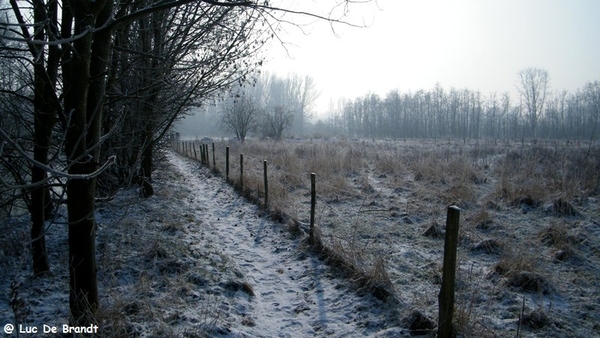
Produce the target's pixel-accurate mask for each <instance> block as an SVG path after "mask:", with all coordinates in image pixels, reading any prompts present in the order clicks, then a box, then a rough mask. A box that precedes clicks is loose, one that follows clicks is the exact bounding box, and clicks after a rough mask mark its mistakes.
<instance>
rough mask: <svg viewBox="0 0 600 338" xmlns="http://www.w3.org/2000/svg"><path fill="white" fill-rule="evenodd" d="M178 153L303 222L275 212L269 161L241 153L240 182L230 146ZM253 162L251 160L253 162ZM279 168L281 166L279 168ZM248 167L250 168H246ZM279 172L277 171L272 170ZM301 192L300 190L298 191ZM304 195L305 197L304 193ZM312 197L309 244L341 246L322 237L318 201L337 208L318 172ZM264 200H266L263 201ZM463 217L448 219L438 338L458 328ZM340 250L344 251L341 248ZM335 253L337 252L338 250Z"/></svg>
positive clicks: (180, 148)
mask: <svg viewBox="0 0 600 338" xmlns="http://www.w3.org/2000/svg"><path fill="white" fill-rule="evenodd" d="M173 146H174V148H175V150H176V151H177V152H179V153H180V154H182V155H184V156H187V157H190V158H193V159H195V160H197V161H199V162H200V163H201V164H202V165H204V166H206V167H208V168H210V167H211V165H212V170H213V171H215V172H220V169H219V168H220V167H222V166H223V165H224V170H225V180H226V182H228V183H230V184H232V185H233V186H234V187H235V188H236V189H238V190H239V191H240V193H242V194H243V195H244V196H246V197H249V198H250V199H251V200H252V201H253V202H255V203H257V204H259V205H261V206H262V207H263V208H265V209H267V210H271V211H275V212H277V213H278V214H284V215H285V217H286V218H293V219H295V222H296V223H303V222H301V221H302V220H301V221H298V220H297V219H296V218H297V217H294V216H293V215H289V214H288V213H287V212H285V211H283V210H275V209H273V208H272V204H271V201H270V200H269V195H270V194H269V186H270V184H269V162H268V161H267V160H266V159H262V160H261V159H258V158H254V157H251V156H248V155H246V154H243V153H240V154H239V162H238V165H237V166H238V167H239V178H238V179H237V181H236V180H234V179H232V178H231V177H230V173H231V172H232V171H231V170H232V169H233V168H232V167H233V166H234V162H232V161H231V160H230V154H231V149H230V146H226V147H225V152H224V158H223V159H221V158H219V156H217V154H216V151H215V143H212V145H211V148H212V161H209V158H211V156H210V154H209V145H208V144H202V143H200V142H198V141H176V143H175V144H174V145H173ZM249 160H250V161H249ZM218 161H220V163H221V165H219V163H218ZM249 162H251V163H253V164H255V165H256V164H257V163H262V175H254V176H256V177H258V176H262V186H261V185H260V184H259V182H260V180H257V179H254V180H249V176H248V173H249V171H248V164H249ZM276 167H277V166H276ZM245 168H246V169H245ZM272 169H276V168H272ZM251 172H252V173H254V174H257V172H259V170H258V168H257V167H255V168H254V169H253V170H251ZM284 175H286V176H287V177H288V179H290V180H291V181H294V182H299V181H303V180H305V178H304V177H299V176H298V175H296V174H294V173H291V172H284ZM252 185H256V187H252ZM271 186H278V187H279V188H283V190H284V191H285V192H286V193H294V192H297V191H293V190H291V189H289V188H286V187H281V186H280V185H279V184H277V182H275V184H271ZM320 186H324V187H326V188H329V189H333V190H335V191H336V192H338V193H342V194H351V191H350V190H347V189H344V188H343V187H340V186H336V185H335V184H334V185H332V184H328V183H325V182H322V183H320ZM297 190H298V189H297ZM302 195H304V194H302ZM306 195H310V203H307V202H301V204H300V205H303V204H305V203H306V204H310V211H309V212H307V214H308V215H309V217H308V242H309V244H310V245H312V246H313V247H317V248H319V250H321V251H331V250H332V249H331V246H332V244H333V246H339V245H341V243H335V242H333V243H329V244H326V243H324V242H323V239H322V237H321V229H320V227H319V222H317V220H316V217H317V202H321V203H322V204H324V207H323V208H324V209H325V208H328V210H329V211H330V213H334V214H335V208H333V207H331V206H330V205H329V204H328V203H327V202H326V201H324V200H323V199H320V198H318V195H317V173H315V172H311V173H310V193H309V194H306ZM261 197H262V198H261ZM378 211H382V210H378V209H376V208H374V209H363V210H362V212H364V213H371V212H378ZM459 217H460V209H459V208H458V207H457V206H450V207H448V209H447V217H446V234H445V241H444V253H443V257H444V262H443V268H442V272H443V275H442V282H441V288H440V291H439V294H438V302H439V307H438V309H439V315H438V336H439V337H452V336H453V334H454V328H453V325H452V322H453V312H454V298H455V296H454V291H455V274H456V273H455V272H456V251H457V245H458V230H459ZM337 249H338V250H339V249H340V248H337ZM334 250H335V249H334ZM345 254H346V257H344V259H350V262H347V264H348V265H349V266H353V269H354V270H361V271H362V272H365V269H361V268H360V267H356V263H357V262H356V257H354V254H353V253H349V252H346V253H345Z"/></svg>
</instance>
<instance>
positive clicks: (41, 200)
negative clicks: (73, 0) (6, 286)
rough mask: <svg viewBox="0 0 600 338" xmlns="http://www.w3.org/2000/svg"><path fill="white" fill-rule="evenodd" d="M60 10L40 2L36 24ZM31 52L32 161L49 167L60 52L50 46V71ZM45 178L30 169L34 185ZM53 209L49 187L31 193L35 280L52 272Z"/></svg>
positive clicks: (39, 170)
mask: <svg viewBox="0 0 600 338" xmlns="http://www.w3.org/2000/svg"><path fill="white" fill-rule="evenodd" d="M57 10H58V7H57V4H56V3H54V4H50V5H49V7H48V12H47V13H46V8H45V6H43V4H42V3H41V2H35V3H34V16H35V21H36V22H37V23H42V22H44V21H45V20H46V18H47V17H46V16H48V17H49V19H51V20H52V21H53V22H54V23H56V20H57V16H56V11H57ZM34 38H35V39H36V40H38V41H44V39H45V36H44V32H43V31H42V30H38V31H37V32H36V34H35V35H34ZM31 51H32V53H33V54H34V58H35V64H34V99H33V105H34V136H33V138H34V145H33V158H34V159H35V160H36V161H38V162H40V163H42V164H48V152H49V150H50V143H51V137H52V128H53V127H54V124H55V121H56V116H57V108H56V106H55V105H54V104H53V102H54V101H53V97H52V95H53V94H54V87H55V85H56V80H57V70H58V61H59V49H58V46H55V45H54V46H48V58H47V60H48V65H47V67H45V66H44V59H45V58H44V57H43V54H44V48H39V47H37V46H33V47H32V48H31ZM46 178H47V173H46V171H45V170H44V169H42V168H40V167H38V166H35V165H34V166H33V167H32V168H31V182H32V183H33V184H36V183H39V182H43V181H44V180H45V179H46ZM53 209H54V207H53V205H52V201H51V200H50V189H49V188H48V186H47V185H46V184H43V185H42V186H39V187H35V188H33V189H32V190H31V210H30V212H31V253H32V256H33V273H34V275H36V276H37V275H40V274H42V273H44V272H48V271H50V266H49V264H48V256H47V253H46V238H45V236H46V235H45V231H44V221H46V220H47V219H49V218H50V217H51V216H52V211H53Z"/></svg>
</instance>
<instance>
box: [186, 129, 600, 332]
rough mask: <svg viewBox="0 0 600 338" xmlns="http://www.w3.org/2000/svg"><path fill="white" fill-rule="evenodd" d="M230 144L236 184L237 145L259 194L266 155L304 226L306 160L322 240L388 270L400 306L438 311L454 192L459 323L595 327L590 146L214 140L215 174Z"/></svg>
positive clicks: (376, 269) (248, 186) (595, 155)
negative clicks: (446, 227)
mask: <svg viewBox="0 0 600 338" xmlns="http://www.w3.org/2000/svg"><path fill="white" fill-rule="evenodd" d="M227 146H229V147H230V169H229V178H230V179H231V180H232V181H233V184H235V185H237V186H238V187H239V186H240V164H239V157H240V156H239V154H243V155H244V177H243V182H244V194H246V195H247V196H248V197H250V198H251V199H253V200H254V201H257V202H258V203H261V202H260V201H262V198H263V196H264V194H263V191H264V186H263V160H267V163H268V185H269V208H270V210H271V212H272V215H273V217H275V218H281V219H282V220H283V221H286V222H287V223H288V225H290V224H293V225H295V226H297V227H299V228H300V229H304V230H305V231H307V227H308V223H309V214H310V176H309V174H310V173H312V172H314V173H315V174H316V190H317V196H318V198H317V205H316V223H317V225H318V227H319V228H320V231H321V236H322V240H323V242H324V243H325V245H326V246H327V247H328V248H330V249H331V250H333V251H334V252H335V253H336V254H337V255H339V256H342V257H344V262H345V263H342V264H347V265H349V266H352V267H353V269H354V270H353V271H355V270H359V271H358V272H359V273H358V275H360V274H363V275H366V276H370V278H371V279H372V280H376V281H377V282H378V283H383V284H385V287H386V288H387V289H388V290H391V292H390V293H391V294H392V295H393V297H394V299H396V300H397V301H398V305H397V306H398V308H399V313H404V314H407V313H410V312H411V311H418V312H419V313H420V314H421V315H424V316H426V317H428V318H430V319H432V320H434V321H437V309H438V301H437V297H438V293H439V288H440V283H441V268H442V260H443V246H444V235H443V234H444V225H445V218H446V208H447V206H449V205H457V206H458V207H460V209H461V216H460V221H461V223H460V235H459V238H460V240H459V249H458V260H459V263H458V269H457V290H456V292H457V294H456V306H455V323H456V326H457V329H458V331H459V332H460V333H462V334H463V335H465V336H471V337H473V336H477V337H485V336H489V337H494V336H510V337H513V336H515V334H516V332H517V330H520V332H521V333H526V334H527V335H533V336H538V337H549V336H556V337H563V336H594V335H598V334H600V324H598V323H600V306H599V305H598V304H600V297H599V296H598V295H600V223H599V217H598V216H599V215H600V213H599V204H598V193H599V192H600V153H599V149H598V147H597V146H590V145H589V144H584V143H583V142H581V143H580V142H573V141H571V142H568V141H538V142H527V141H524V142H523V141H521V140H519V141H498V142H494V141H491V142H490V141H488V142H484V141H479V142H475V141H464V140H349V139H331V140H317V139H315V140H286V141H284V142H272V141H257V140H250V141H247V142H246V143H245V144H239V143H236V142H217V143H216V152H215V156H216V159H217V161H216V162H217V163H216V167H217V170H218V171H219V172H221V174H223V175H224V174H225V158H224V154H225V147H227ZM190 156H193V153H191V152H190ZM211 156H212V155H211ZM209 159H210V160H211V161H212V157H210V156H209ZM210 165H211V167H212V166H214V163H212V162H211V163H210ZM355 272H356V271H355ZM349 277H350V278H354V279H357V280H358V279H360V278H358V277H357V276H356V275H353V276H349ZM359 284H360V283H359ZM362 284H364V283H362ZM362 284H361V285H362ZM359 287H360V286H359ZM519 318H522V320H519Z"/></svg>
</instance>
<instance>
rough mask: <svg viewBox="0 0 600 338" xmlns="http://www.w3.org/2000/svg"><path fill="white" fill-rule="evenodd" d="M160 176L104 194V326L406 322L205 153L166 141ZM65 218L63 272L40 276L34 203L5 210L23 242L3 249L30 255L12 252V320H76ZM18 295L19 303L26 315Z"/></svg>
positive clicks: (328, 329) (305, 331)
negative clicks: (149, 190)
mask: <svg viewBox="0 0 600 338" xmlns="http://www.w3.org/2000/svg"><path fill="white" fill-rule="evenodd" d="M154 184H155V188H156V195H155V196H153V197H151V198H148V199H141V198H139V197H138V195H137V189H135V188H131V189H125V190H122V191H120V192H119V193H118V194H117V195H116V196H115V197H114V199H113V200H112V201H110V202H108V203H103V204H100V205H99V206H98V210H97V221H98V241H97V243H98V247H97V257H98V267H99V271H98V280H99V291H100V297H101V299H100V309H99V315H98V323H97V324H98V326H99V329H98V331H99V332H100V336H140V337H156V336H175V337H180V336H183V337H203V336H222V337H307V336H334V337H355V336H373V335H375V334H377V332H379V331H381V336H390V335H397V334H399V333H401V332H403V330H402V329H401V328H399V327H392V326H394V325H397V324H395V323H396V322H397V321H396V317H395V316H394V313H395V312H394V311H393V308H391V307H390V306H388V304H385V303H384V302H382V301H380V300H377V299H376V298H375V297H373V296H372V295H370V294H369V293H365V292H361V290H359V289H358V288H357V287H355V286H354V285H353V283H351V282H349V281H348V280H347V279H344V278H343V277H342V276H338V274H339V273H338V272H337V271H336V269H335V268H333V267H330V266H328V265H326V264H325V263H324V262H323V261H322V260H320V259H319V258H318V257H317V256H316V255H315V254H314V253H313V252H312V251H311V250H310V249H309V247H308V246H307V245H306V244H305V241H303V237H302V236H294V235H292V234H291V233H290V232H289V231H287V230H286V228H285V225H284V224H280V223H277V222H274V221H272V220H270V219H269V218H268V217H266V216H264V215H262V213H261V212H260V210H259V209H258V207H257V206H255V205H252V204H250V203H248V202H247V201H246V200H245V199H244V198H243V197H240V196H239V195H238V194H237V193H236V192H235V191H234V190H233V188H232V187H230V186H229V185H228V184H226V183H225V182H224V180H223V179H222V178H221V177H218V176H215V175H213V174H212V173H211V172H209V171H208V170H207V169H206V168H201V167H200V166H199V164H198V163H197V162H193V161H191V160H189V159H185V158H182V157H180V156H179V155H176V154H173V153H166V161H165V162H164V163H162V164H161V165H160V168H159V169H158V170H157V171H156V172H155V175H154ZM61 212H62V213H64V208H63V209H61ZM60 221H62V224H53V225H50V226H49V227H48V233H47V246H48V252H49V254H50V261H51V265H52V274H51V275H49V276H45V277H40V278H33V277H31V272H30V270H31V268H30V263H29V261H28V260H29V257H28V256H27V255H28V252H27V249H26V248H23V247H22V245H21V246H19V245H20V244H19V243H23V242H24V241H25V239H26V238H27V237H26V236H27V226H28V217H27V215H24V216H22V217H20V218H15V219H12V220H10V222H9V221H6V222H2V226H3V228H4V229H3V230H6V229H10V230H11V231H12V232H11V234H12V235H13V236H15V237H18V238H19V240H14V241H13V245H15V246H17V248H15V249H14V250H13V251H12V252H8V248H5V249H4V252H3V254H4V256H5V257H13V258H14V259H17V260H18V261H17V260H11V261H10V262H8V261H3V262H2V265H3V266H2V268H3V271H4V272H3V277H4V278H3V279H2V282H1V284H0V286H1V287H2V290H3V292H2V298H1V299H0V314H1V315H0V324H2V325H4V324H6V323H13V324H19V323H21V324H24V325H25V324H26V325H30V326H36V327H39V328H40V331H41V328H42V326H43V325H49V326H56V327H58V328H59V331H60V328H61V327H62V325H64V324H67V323H68V271H67V268H66V266H67V265H66V262H67V256H68V255H67V252H68V248H67V234H66V226H65V224H64V221H65V220H64V214H63V215H62V216H61V217H60ZM19 236H20V237H19ZM3 244H5V243H3ZM18 249H20V250H18ZM11 285H12V287H11ZM11 290H14V291H15V292H16V293H15V292H13V294H12V295H11V294H10V293H11ZM11 297H12V298H13V299H15V300H17V303H18V305H17V306H15V309H16V313H18V314H19V317H20V318H19V320H18V321H17V320H16V318H15V312H14V311H13V309H12V308H11V305H10V298H11ZM13 304H16V303H14V302H13ZM13 336H15V334H13Z"/></svg>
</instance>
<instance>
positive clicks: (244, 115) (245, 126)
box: [221, 94, 258, 142]
mask: <svg viewBox="0 0 600 338" xmlns="http://www.w3.org/2000/svg"><path fill="white" fill-rule="evenodd" d="M257 117H258V107H257V106H256V104H255V103H254V101H253V100H252V98H250V97H247V96H246V95H244V94H239V95H237V97H232V98H230V100H229V101H228V102H226V103H225V104H224V107H223V108H222V113H221V126H222V127H223V128H224V129H227V130H230V131H232V132H233V133H235V137H236V138H237V139H238V140H239V141H240V142H244V141H246V136H247V135H248V132H250V131H251V130H252V129H253V128H255V126H256V121H257Z"/></svg>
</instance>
